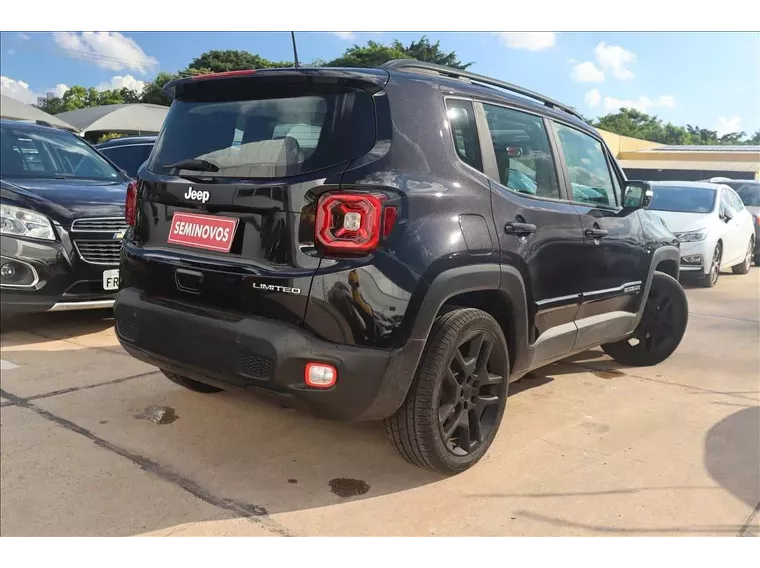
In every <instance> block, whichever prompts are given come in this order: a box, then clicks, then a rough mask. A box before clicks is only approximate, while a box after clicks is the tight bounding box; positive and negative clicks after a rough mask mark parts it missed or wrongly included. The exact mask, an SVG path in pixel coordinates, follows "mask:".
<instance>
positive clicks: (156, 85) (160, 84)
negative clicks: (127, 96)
mask: <svg viewBox="0 0 760 568" xmlns="http://www.w3.org/2000/svg"><path fill="white" fill-rule="evenodd" d="M179 77H180V76H179V75H177V74H175V73H167V72H166V71H161V73H159V74H158V75H156V77H155V78H154V79H153V80H152V81H150V82H149V83H146V85H145V88H144V89H143V92H142V95H141V96H140V102H141V103H149V104H153V105H163V106H169V105H170V104H171V100H170V99H169V97H167V96H166V95H165V94H164V93H163V91H162V89H163V88H164V85H166V84H167V83H168V82H169V81H173V80H174V79H178V78H179Z"/></svg>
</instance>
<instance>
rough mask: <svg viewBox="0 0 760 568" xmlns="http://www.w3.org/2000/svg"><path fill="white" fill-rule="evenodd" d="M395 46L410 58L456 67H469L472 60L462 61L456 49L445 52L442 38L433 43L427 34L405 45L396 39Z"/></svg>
mask: <svg viewBox="0 0 760 568" xmlns="http://www.w3.org/2000/svg"><path fill="white" fill-rule="evenodd" d="M393 46H394V47H395V48H397V49H400V50H401V51H404V52H405V53H406V56H407V57H408V58H409V59H417V60H418V61H428V62H429V63H437V64H438V65H446V66H447V67H453V68H455V69H467V68H468V67H469V66H470V65H472V62H470V63H462V62H461V61H459V59H458V58H457V54H456V52H455V51H451V52H449V53H444V52H443V51H441V42H440V40H439V41H437V42H435V43H433V44H431V43H430V40H428V38H427V36H422V37H421V38H420V39H418V40H417V41H413V42H412V43H410V44H409V45H408V46H406V47H404V46H403V44H402V43H401V42H400V41H398V40H395V41H394V42H393Z"/></svg>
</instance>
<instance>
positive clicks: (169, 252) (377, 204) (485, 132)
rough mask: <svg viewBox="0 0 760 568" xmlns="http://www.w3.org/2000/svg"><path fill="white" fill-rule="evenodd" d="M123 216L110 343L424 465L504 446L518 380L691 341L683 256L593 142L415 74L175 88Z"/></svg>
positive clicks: (244, 75) (202, 81)
mask: <svg viewBox="0 0 760 568" xmlns="http://www.w3.org/2000/svg"><path fill="white" fill-rule="evenodd" d="M165 90H166V92H167V93H168V94H169V95H170V96H171V97H173V99H174V102H173V104H172V107H171V110H170V111H169V114H168V116H167V118H166V121H165V124H164V127H163V131H162V132H161V133H160V135H159V137H158V140H157V141H156V145H155V147H154V149H153V151H152V153H151V156H150V158H149V160H148V161H147V162H146V164H145V165H143V166H142V167H141V168H140V171H139V173H138V179H137V181H135V182H134V183H133V184H131V186H130V188H129V190H128V195H127V203H126V216H127V220H128V222H129V224H130V225H131V227H130V229H129V230H128V231H127V234H126V236H125V239H124V247H123V252H122V262H121V273H120V278H121V283H120V292H119V294H118V297H117V301H116V306H115V319H116V330H117V333H118V337H119V340H120V341H121V343H122V345H123V346H124V348H125V349H126V350H127V351H128V352H129V353H131V354H133V355H134V356H135V357H138V358H140V359H142V360H144V361H147V362H149V363H151V364H153V365H156V366H157V367H159V368H160V369H161V370H162V371H163V372H164V374H165V375H166V376H167V377H168V378H169V379H170V380H172V381H174V382H175V383H178V384H180V385H182V386H184V387H187V388H189V389H191V390H194V391H198V392H204V393H211V392H216V391H219V390H222V389H223V390H230V391H233V390H236V389H238V390H244V391H256V392H259V393H262V394H270V395H275V396H277V397H279V399H280V400H284V401H286V404H290V405H292V406H301V407H304V408H306V409H309V410H311V411H313V412H315V413H317V414H318V415H321V416H325V417H329V418H335V419H343V420H374V419H385V421H386V426H387V431H388V435H389V437H390V439H391V442H392V444H393V445H394V446H395V447H396V448H397V449H398V450H399V452H400V453H401V454H402V455H403V456H404V457H405V458H406V459H407V460H409V461H410V462H412V463H414V464H417V465H420V466H424V467H428V468H431V469H433V470H436V471H439V472H442V473H446V474H453V473H457V472H460V471H463V470H465V469H467V468H468V467H470V466H472V465H473V464H474V463H475V462H476V461H478V460H479V459H480V458H481V457H482V456H483V455H484V454H485V452H486V451H487V449H488V447H489V446H490V444H491V442H492V441H493V439H494V437H495V435H496V432H497V430H498V428H499V423H500V422H501V419H502V415H503V413H504V409H505V406H506V398H507V391H508V383H509V382H511V381H515V380H517V379H519V378H520V377H521V376H523V375H524V374H526V373H527V372H528V371H530V370H531V369H534V368H536V367H540V366H542V365H546V364H548V363H551V362H552V361H556V360H558V359H561V358H563V357H567V356H568V355H571V354H573V353H577V352H580V351H584V350H586V349H590V348H592V347H596V346H598V345H602V347H603V349H604V350H605V351H606V352H607V353H608V354H609V355H611V356H612V357H613V358H615V359H616V360H617V361H619V362H621V363H623V364H628V365H652V364H656V363H659V362H660V361H662V360H664V359H665V358H667V357H668V356H669V355H670V354H671V353H672V352H673V351H674V350H675V348H676V347H677V345H678V344H679V342H680V340H681V337H682V336H683V333H684V331H685V327H686V319H687V304H686V297H685V295H684V293H683V290H682V289H681V287H680V286H679V284H678V282H677V280H676V278H677V277H678V263H679V250H678V241H677V240H676V238H675V237H674V236H673V235H672V234H671V233H670V232H669V231H668V230H667V229H666V228H665V226H664V225H663V223H662V222H661V221H659V220H658V219H657V218H656V217H653V216H651V215H650V214H649V213H648V212H647V211H646V210H645V208H646V206H647V204H648V202H649V200H650V199H651V188H650V187H649V186H648V184H646V183H645V182H627V181H626V179H625V176H624V175H623V173H622V171H621V170H620V168H619V167H618V165H617V164H616V163H615V160H614V158H613V156H612V155H611V154H610V152H609V150H608V149H607V147H606V146H605V143H604V141H603V140H602V139H601V138H600V136H599V134H598V133H597V132H596V131H595V130H594V129H592V128H590V127H589V126H588V125H587V124H585V123H584V121H583V120H582V119H581V118H580V117H579V116H578V115H577V114H576V113H575V112H574V111H573V110H572V109H570V108H567V107H565V106H564V105H562V104H560V103H558V102H555V101H552V100H550V99H548V98H546V97H543V96H541V95H538V94H536V93H532V92H530V91H527V90H525V89H522V88H519V87H516V86H514V85H510V84H507V83H502V82H499V81H495V80H492V79H489V78H487V77H483V76H480V75H475V74H473V73H469V72H464V71H458V70H454V69H449V68H445V67H439V66H436V65H431V64H425V63H420V62H416V61H393V62H390V63H387V64H386V65H384V66H383V67H382V68H380V69H332V68H318V69H304V68H300V69H267V70H257V71H235V72H228V73H220V74H215V75H206V76H198V77H193V78H188V79H180V80H177V81H173V82H171V83H169V84H168V85H167V86H166V88H165Z"/></svg>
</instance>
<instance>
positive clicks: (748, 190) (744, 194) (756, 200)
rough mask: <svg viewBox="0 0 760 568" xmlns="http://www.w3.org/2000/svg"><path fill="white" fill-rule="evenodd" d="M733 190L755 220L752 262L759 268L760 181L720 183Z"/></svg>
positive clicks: (742, 180)
mask: <svg viewBox="0 0 760 568" xmlns="http://www.w3.org/2000/svg"><path fill="white" fill-rule="evenodd" d="M721 183H722V184H723V185H727V186H728V187H730V188H731V189H733V190H734V191H735V192H736V193H737V194H738V195H739V197H740V198H741V200H742V203H744V206H745V207H746V208H747V211H749V212H750V213H751V214H752V218H753V219H754V220H755V251H754V260H755V264H756V265H757V266H760V181H757V180H746V179H741V180H740V179H737V180H727V181H722V182H721Z"/></svg>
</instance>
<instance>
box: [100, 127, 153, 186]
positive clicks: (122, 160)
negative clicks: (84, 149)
mask: <svg viewBox="0 0 760 568" xmlns="http://www.w3.org/2000/svg"><path fill="white" fill-rule="evenodd" d="M155 143H156V137H155V136H126V137H123V138H112V139H111V140H106V141H105V142H101V143H100V144H97V145H96V146H95V147H96V148H97V149H98V151H99V152H100V153H101V154H103V155H104V156H106V157H107V158H108V159H109V160H111V161H112V162H113V163H114V164H116V165H117V166H119V167H120V168H121V169H122V170H124V171H125V172H127V174H128V175H129V176H130V177H133V178H134V177H136V176H137V170H138V169H140V166H141V165H142V164H143V162H145V160H147V159H148V156H149V155H150V151H151V150H152V149H153V145H154V144H155Z"/></svg>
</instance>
